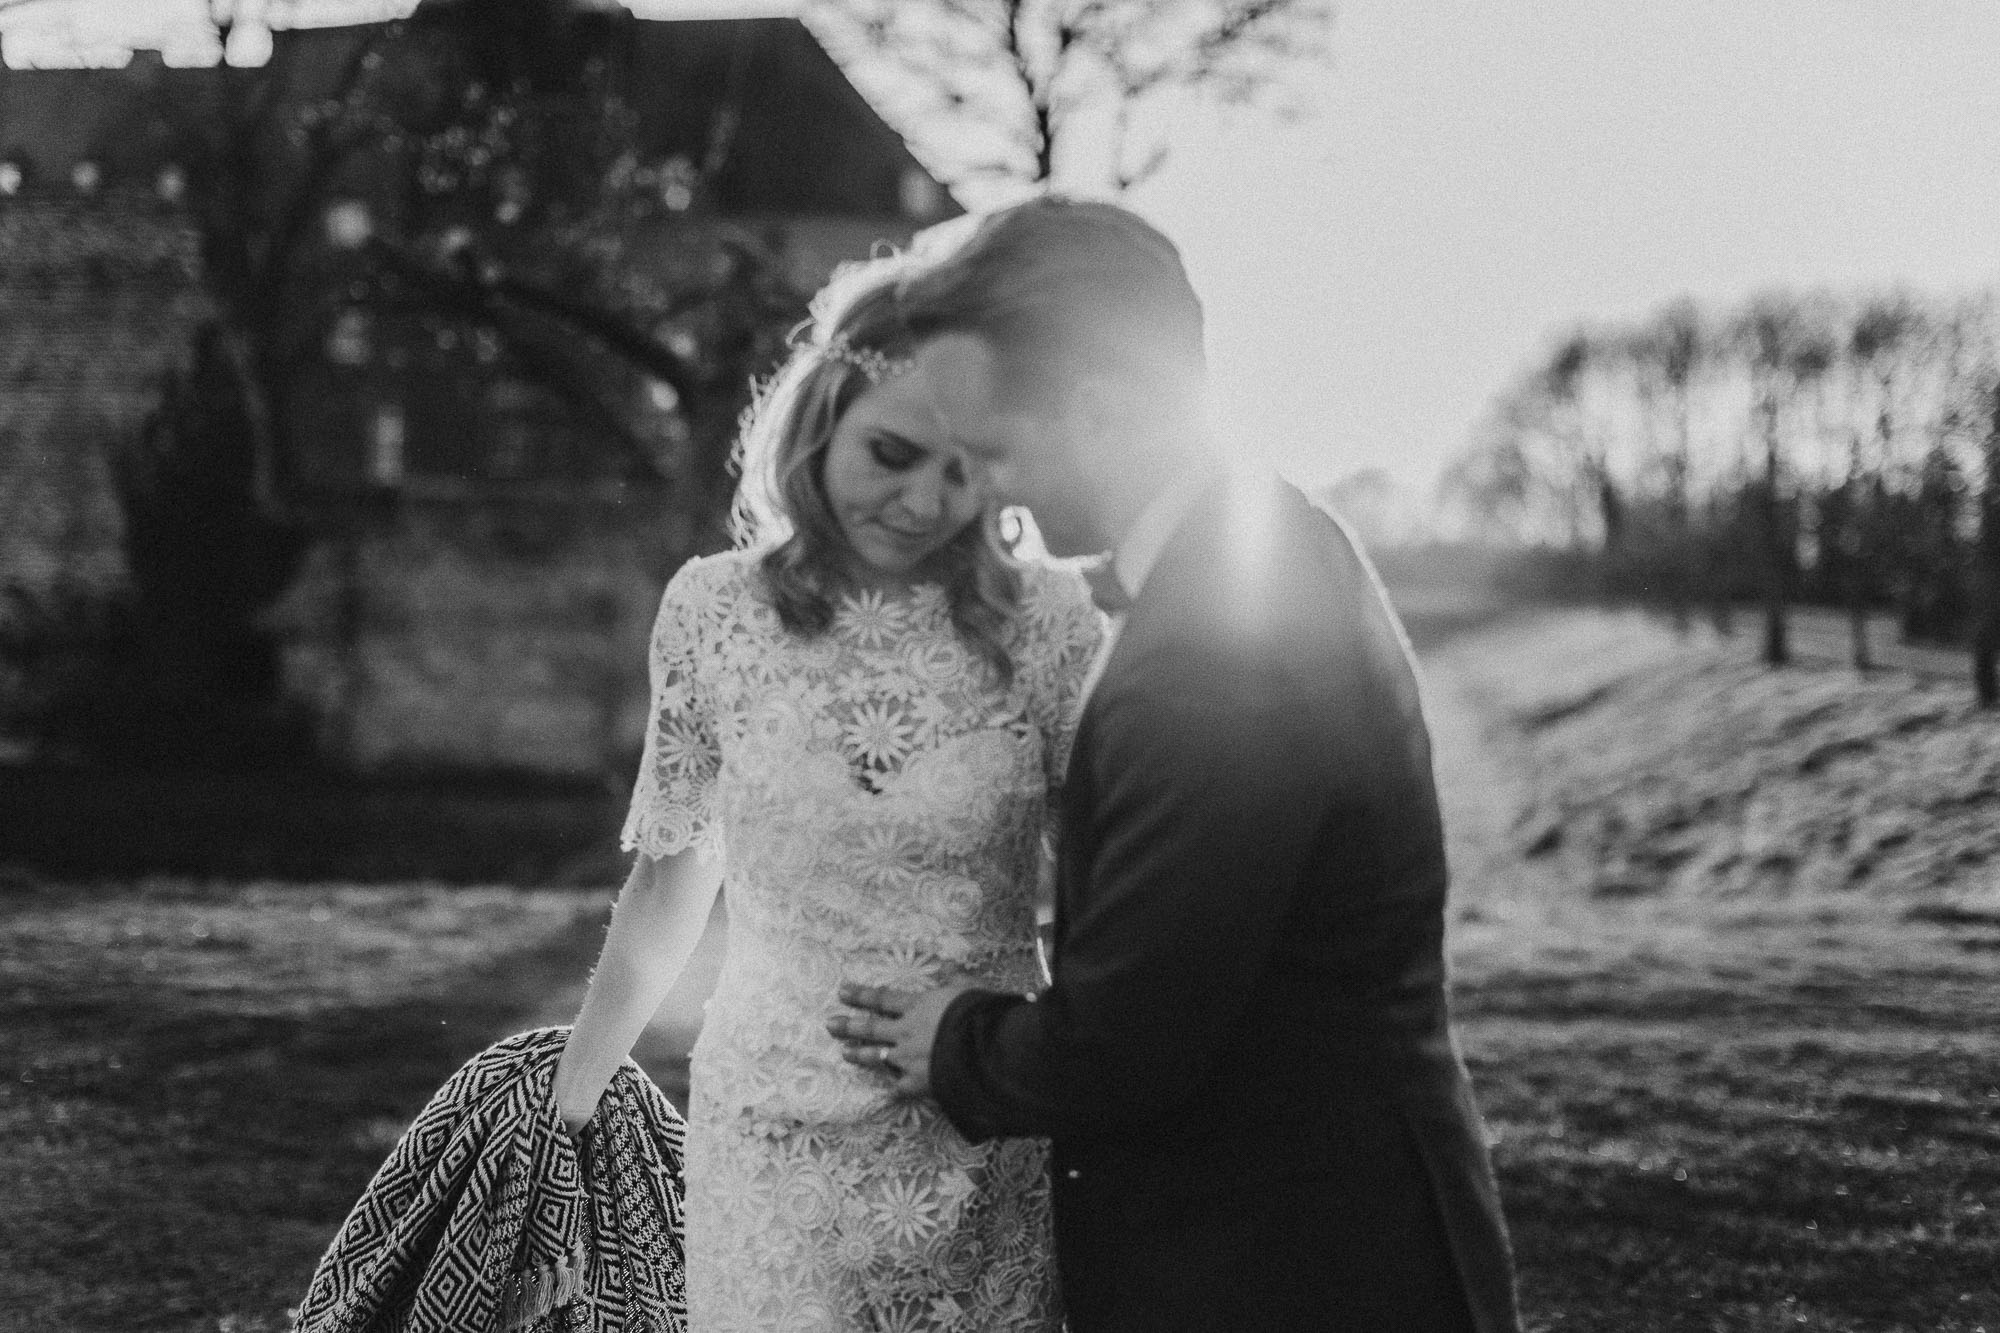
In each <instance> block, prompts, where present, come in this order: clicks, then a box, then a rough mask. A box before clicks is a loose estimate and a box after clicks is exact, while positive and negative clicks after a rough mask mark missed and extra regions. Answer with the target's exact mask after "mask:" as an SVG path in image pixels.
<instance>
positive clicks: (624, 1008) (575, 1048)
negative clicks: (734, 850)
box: [555, 847, 722, 1133]
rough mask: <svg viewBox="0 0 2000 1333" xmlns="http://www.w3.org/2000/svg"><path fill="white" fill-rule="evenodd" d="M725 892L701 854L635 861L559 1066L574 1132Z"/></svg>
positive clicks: (563, 1109)
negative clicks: (717, 898)
mask: <svg viewBox="0 0 2000 1333" xmlns="http://www.w3.org/2000/svg"><path fill="white" fill-rule="evenodd" d="M721 885H722V861H721V858H719V857H717V856H715V855H713V854H711V853H708V852H705V851H703V850H701V849H698V848H694V847H690V848H688V849H686V850H684V851H679V852H675V853H673V854H672V855H669V856H665V857H660V858H657V859H656V858H654V857H651V856H648V855H646V854H645V853H643V852H641V853H640V854H639V856H638V858H637V859H636V860H634V861H633V863H632V873H631V874H630V875H629V876H627V877H626V880H625V887H624V888H623V889H622V890H620V892H619V894H618V903H617V905H616V906H615V907H614V908H612V911H611V929H610V930H609V932H607V933H606V935H605V937H604V950H603V952H602V953H600V954H599V955H598V958H597V970H596V971H595V972H593V973H592V974H591V978H590V988H589V990H587V991H586V992H585V993H584V997H583V1008H582V1009H581V1010H580V1011H579V1012H578V1013H577V1016H576V1025H575V1026H574V1027H573V1028H571V1029H570V1034H569V1041H568V1042H567V1043H566V1044H565V1045H564V1047H563V1053H562V1059H561V1060H560V1061H559V1062H558V1063H557V1065H556V1078H555V1099H556V1109H557V1110H558V1111H559V1112H560V1113H561V1115H562V1118H563V1123H564V1125H566V1126H567V1127H568V1128H569V1130H570V1132H571V1133H576V1132H577V1131H579V1130H581V1129H582V1128H583V1126H584V1125H585V1124H586V1123H588V1122H589V1120H590V1117H591V1114H592V1113H593V1112H595V1111H596V1109H597V1101H598V1099H599V1098H600V1097H602V1096H603V1095H604V1089H605V1088H606V1087H607V1086H609V1084H610V1082H611V1076H612V1075H613V1074H614V1073H616V1072H617V1071H618V1066H619V1064H620V1063H622V1062H623V1061H624V1059H625V1057H626V1056H627V1055H629V1054H630V1053H631V1051H632V1047H633V1044H634V1043H636V1042H637V1041H638V1040H639V1034H640V1033H641V1032H643V1031H644V1030H645V1027H646V1024H647V1023H648V1022H650V1021H651V1020H652V1017H653V1015H654V1014H655V1013H656V1012H657V1011H658V1010H659V1007H660V1004H661V1002H662V1001H663V1000H665V999H666V997H667V992H668V991H669V990H671V989H672V988H673V984H674V982H675V981H676V980H677V979H678V978H679V977H680V974H681V971H682V969H684V968H685V967H686V966H687V961H688V958H689V957H690V956H691V955H692V954H693V953H694V949H695V945H696V944H697V943H699V942H700V940H701V932H702V927H703V926H705V925H706V924H707V922H708V913H709V909H710V908H711V907H712V906H714V904H715V894H716V890H717V889H719V888H720V887H721Z"/></svg>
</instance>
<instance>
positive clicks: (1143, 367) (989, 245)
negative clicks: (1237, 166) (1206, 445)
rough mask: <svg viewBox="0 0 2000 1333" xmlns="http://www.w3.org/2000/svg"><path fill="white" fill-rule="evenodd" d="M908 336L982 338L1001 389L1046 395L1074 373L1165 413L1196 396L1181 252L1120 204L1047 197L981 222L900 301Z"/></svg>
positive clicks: (1194, 327) (1196, 361)
mask: <svg viewBox="0 0 2000 1333" xmlns="http://www.w3.org/2000/svg"><path fill="white" fill-rule="evenodd" d="M899 305H900V306H901V307H902V317H903V323H904V327H905V329H906V330H907V332H908V334H909V335H910V336H911V337H912V338H915V339H923V338H928V337H934V336H937V335H940V334H945V333H969V334H973V335H975V336H978V337H979V338H981V339H982V340H983V341H985V342H986V344H987V345H988V346H989V347H990V348H991V349H992V350H993V352H994V355H995V357H996V359H997V361H998V362H999V365H1000V371H1001V375H1000V378H1001V381H1002V392H1003V393H1009V394H1013V395H1016V396H1032V395H1037V394H1046V393H1048V392H1050V391H1051V390H1054V389H1058V388H1059V387H1060V386H1061V384H1062V383H1063V382H1065V380H1066V379H1067V377H1071V376H1074V375H1075V374H1076V373H1078V372H1079V371H1081V372H1084V373H1090V372H1097V373H1108V374H1122V375H1126V376H1130V377H1133V378H1136V379H1139V380H1141V381H1143V382H1144V383H1146V384H1147V385H1148V386H1149V387H1156V388H1157V389H1158V390H1159V391H1160V395H1161V400H1162V404H1163V406H1165V405H1166V404H1167V403H1169V402H1178V401H1179V400H1181V399H1183V398H1184V397H1187V396H1190V395H1192V394H1194V393H1198V392H1199V389H1200V385H1201V382H1202V379H1203V377H1204V372H1205V360H1204V357H1203V352H1202V311H1201V301H1200V299H1199V298H1198V297H1196V296H1195V293H1194V286H1193V284H1191V283H1190V282H1189V281H1188V276H1187V270H1186V269H1185V268H1184V267H1183V266H1182V264H1181V257H1180V252H1179V251H1178V250H1177V249H1175V247H1174V243H1173V242H1172V241H1170V240H1168V239H1167V238H1166V236H1165V235H1163V234H1162V233H1161V232H1160V231H1159V229H1158V228H1156V227H1154V226H1153V225H1152V224H1151V223H1148V222H1147V221H1145V220H1144V219H1143V218H1141V217H1139V215H1138V214H1136V213H1133V212H1132V211H1131V210H1129V209H1125V208H1121V207H1119V206H1118V205H1116V204H1107V203H1100V202H1096V201H1089V200H1076V199H1069V198H1065V197H1063V196H1060V195H1042V196H1038V197H1036V198H1034V199H1030V200H1027V201H1026V202H1024V203H1020V204H1016V205H1014V206H1013V207H1011V208H1005V209H1001V210H999V211H998V212H995V213H991V214H989V215H987V216H986V217H984V218H981V219H980V220H979V221H978V223H977V224H976V225H975V226H974V228H973V230H972V232H971V234H970V235H969V236H968V237H967V238H966V239H965V240H964V241H963V242H962V243H960V244H959V245H957V246H956V247H954V248H953V249H951V250H950V251H949V252H948V253H946V254H945V255H944V256H943V257H942V258H940V259H938V260H937V261H935V262H932V263H924V264H919V265H918V266H916V267H915V268H914V270H913V271H912V272H911V274H910V275H909V277H908V278H907V279H906V280H905V282H904V283H903V287H902V290H901V292H900V293H899Z"/></svg>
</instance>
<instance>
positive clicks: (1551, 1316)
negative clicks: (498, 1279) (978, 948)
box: [0, 614, 2000, 1333]
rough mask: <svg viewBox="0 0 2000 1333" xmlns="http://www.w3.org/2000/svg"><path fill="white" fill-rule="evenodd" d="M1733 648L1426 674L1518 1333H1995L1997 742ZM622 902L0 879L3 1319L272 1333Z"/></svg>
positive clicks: (505, 892) (1538, 656) (551, 1004)
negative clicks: (333, 1244)
mask: <svg viewBox="0 0 2000 1333" xmlns="http://www.w3.org/2000/svg"><path fill="white" fill-rule="evenodd" d="M1746 654H1747V649H1741V648H1738V647H1737V646H1735V645H1731V644H1727V643H1711V642H1707V641H1698V642H1695V643H1690V644H1681V643H1678V642H1676V641H1674V640H1672V639H1671V638H1670V637H1668V636H1666V635H1665V634H1664V633H1662V632H1661V631H1659V630H1658V629H1656V628H1654V627H1652V626H1650V625H1648V624H1646V623H1644V622H1642V621H1636V620H1631V619H1625V618H1618V617H1602V616H1590V615H1581V614H1579V615H1573V616H1567V617H1556V618H1552V619H1548V620H1544V621H1539V622H1535V623H1533V624H1528V625H1521V624H1515V625H1510V626H1500V627H1497V628H1493V629H1490V630H1486V631H1482V632H1480V633H1478V634H1476V635H1471V636H1467V637H1462V638H1459V639H1456V640H1453V641H1452V642H1450V643H1448V644H1446V645H1444V646H1443V647H1440V648H1439V649H1437V650H1436V651H1435V652H1433V653H1432V654H1431V656H1430V657H1429V658H1428V660H1427V664H1426V667H1427V697H1428V698H1429V700H1430V707H1431V711H1432V716H1433V723H1434V727H1435V729H1436V732H1437V738H1438V746H1439V761H1440V774H1441V781H1442V784H1443V786H1444V790H1445V796H1446V801H1447V808H1448V811H1449V814H1450V821H1451V829H1452V837H1453V856H1454V862H1455V865H1456V866H1457V868H1458V888H1457V891H1456V892H1457V899H1456V906H1455V919H1454V921H1453V931H1454V935H1453V952H1454V964H1455V970H1456V977H1457V993H1458V1011H1459V1014H1460V1017H1461V1035H1462V1039H1463V1044H1464V1046H1465V1049H1466V1054H1467V1059H1468V1062H1469V1063H1470V1064H1471V1066H1472V1068H1473V1071H1474V1076H1475V1079H1476V1080H1477V1082H1478V1085H1479V1090H1480V1094H1481V1097H1482V1100H1483V1104H1484V1107H1485V1110H1486V1112H1487V1115H1488V1119H1489V1121H1490V1124H1491V1128H1492V1129H1493V1131H1494V1134H1495V1138H1496V1149H1495V1151H1496V1158H1497V1161H1498V1165H1499V1169H1500V1172H1501V1176H1502V1186H1503V1190H1504V1193H1505V1198H1506V1202H1507V1206H1508V1209H1509V1214H1510V1218H1511V1220H1512V1222H1513V1225H1514V1229H1515V1240H1516V1248H1517V1250H1518V1254H1519V1259H1520V1267H1521V1285H1522V1298H1523V1305H1524V1309H1525V1312H1526V1314H1527V1317H1528V1321H1529V1325H1530V1327H1531V1328H1534V1329H1537V1330H1544V1331H1545V1333H1555V1331H1556V1330H1563V1331H1565V1333H1567V1331H1569V1330H1690V1331H1695V1330H1699V1331H1701V1333H1708V1331H1710V1330H1731V1331H1733V1330H1745V1331H1750V1330H1765V1329H1772V1330H1777V1329H1786V1330H1790V1329H1818V1330H1843V1331H1854V1333H1860V1331H1862V1330H1867V1331H1868V1333H1886V1331H1887V1330H1911V1331H1912V1333H1917V1331H1921V1333H1933V1331H1938V1333H1943V1331H1946V1330H1957V1331H1959V1333H1972V1331H1973V1330H1980V1329H1984V1330H1989V1331H1990V1333H2000V1290H1997V1289H1996V1286H2000V1282H1997V1281H1996V1275H1997V1274H2000V915H1995V914H1993V913H1992V912H1991V911H1990V910H1989V906H1990V904H1989V898H1990V895H1991V893H1992V891H1993V889H1994V885H1993V883H1992V880H1991V874H1992V871H1991V869H1990V866H1989V863H1988V861H1987V860H1986V852H1985V850H1984V848H1985V847H1986V843H1985V842H1983V841H1982V839H1984V838H1985V837H1987V834H1986V831H1985V824H1986V823H1987V822H1989V821H1986V820H1983V819H1981V818H1979V817H1978V816H1979V814H1980V812H1981V811H1986V812H1987V813H1989V814H1990V813H1991V811H1990V810H1987V808H1986V806H1985V805H1984V803H1983V802H1984V798H1983V797H1982V796H1981V793H1982V791H1983V790H1984V787H1983V786H1982V785H1981V784H1982V783H1984V782H1985V781H1986V779H1985V777H1984V776H1983V775H1985V774H1986V772H1987V769H1986V768H1985V767H1983V765H1985V764H1987V763H1988V762H1989V761H1990V762H1993V763H2000V727H1996V725H1995V724H1994V723H1993V722H1992V721H1991V720H1990V719H1980V718H1978V717H1976V716H1974V715H1972V714H1971V713H1970V712H1969V711H1968V710H1966V709H1964V707H1963V705H1962V701H1960V700H1959V699H1958V698H1957V696H1956V695H1955V694H1953V693H1952V692H1951V691H1949V690H1947V689H1945V688H1944V687H1934V686H1919V685H1915V684H1913V683H1911V682H1909V681H1907V680H1903V679H1901V678H1892V677H1882V678H1877V679H1874V680H1871V681H1868V682H1861V683H1857V682H1855V681H1854V680H1853V679H1852V678H1850V677H1846V676H1845V675H1844V673H1836V672H1831V671H1818V670H1815V671H1806V672H1799V673H1792V674H1791V675H1789V676H1787V677H1785V678H1783V679H1781V680H1779V681H1776V682H1773V681H1771V680H1769V679H1767V678H1765V677H1764V676H1762V675H1761V673H1758V672H1757V671H1756V670H1755V669H1754V667H1751V666H1749V665H1748V664H1747V662H1745V661H1743V660H1741V659H1742V658H1743V657H1744V656H1745V655H1746ZM1912 717H1925V718H1929V719H1930V720H1929V721H1927V722H1924V723H1923V724H1921V725H1915V726H1912V725H1907V723H1908V719H1909V718H1912ZM1828 746H1832V748H1831V749H1828V748H1827V747H1828ZM1813 755H1820V756H1821V757H1819V758H1817V759H1814V758H1812V756H1813ZM1913 769H1914V770H1920V771H1916V772H1912V770H1913ZM1968 812H1969V813H1968ZM1993 822H2000V821H1993ZM1899 831H1900V836H1899ZM1842 857H1845V858H1847V859H1846V860H1845V861H1842V860H1841V858H1842ZM1860 863H1865V864H1866V865H1867V866H1868V869H1867V870H1866V872H1864V873H1862V874H1860V875H1858V876H1857V875H1855V874H1854V873H1853V871H1854V866H1855V865H1856V864H1860ZM608 901H609V898H608V894H607V893H605V892H602V891H588V890H585V891H574V890H571V891H553V890H527V889H513V888H484V889H482V888H471V889H467V888H450V887H445V886H424V885H405V886H388V887H362V886H339V885H305V886H278V885H259V884H250V885H227V884H216V885H209V884H200V883H193V882H189V881H184V880H175V879H154V880H143V881H135V882H120V883H109V884H48V883H40V882H35V881H32V880H30V879H28V878H26V877H15V878H14V879H11V880H4V881H0V1180H5V1181H6V1182H7V1185H6V1187H5V1188H0V1333H13V1331H14V1330H21V1331H22V1333H28V1331H29V1330H33V1331H34V1333H70V1331H72V1330H73V1331H75V1333H100V1331H103V1333H109V1331H111V1330H121V1331H122V1330H172V1331H174V1333H182V1331H185V1333H194V1331H195V1330H202V1331H204V1333H268V1331H270V1330H277V1329H281V1328H283V1327H284V1325H285V1316H284V1311H285V1308H286V1306H288V1305H290V1304H293V1303H295V1302H296V1301H297V1299H298V1297H299V1295H300V1293H301V1288H302V1285H303V1283H304V1280H305V1278H306V1276H307V1274H308V1273H309V1271H310V1269H311V1266H312V1263H313V1261H314V1260H315V1259H316V1258H317V1256H318V1254H319V1252H320V1249H321V1247H322V1246H323V1245H324V1243H325V1241H326V1239H327V1237H328V1235H329V1234H330V1233H331V1231H332V1229H333V1227H334V1226H335V1225H337V1224H338V1222H339V1220H340V1217H341V1216H342V1215H343V1213H344V1212H345V1210H346V1208H347V1206H348V1204H349V1203H350V1202H351V1201H352V1199H353V1197H354V1195H355V1193H356V1192H357V1191H358V1190H359V1189H360V1187H361V1185H362V1184H363V1182H364V1181H365V1180H366V1178H367V1176H368V1175H369V1173H370V1172H371V1171H372V1170H373V1169H374V1167H375V1165H376V1164H377V1163H378V1162H379V1161H380V1159H381V1157H382V1155H383V1153H384V1152H385V1151H386V1150H387V1148H388V1146H389V1144H390V1143H391V1142H392V1141H393V1140H394V1137H395V1135H396V1134H397V1132H398V1131H399V1130H400V1129H401V1127H402V1125H403V1124H404V1123H405V1120H406V1118H407V1117H408V1116H409V1115H410V1114H411V1113H412V1112H413V1111H414V1110H415V1109H416V1108H417V1107H418V1106H419V1105H420V1104H421V1103H422V1102H423V1100H424V1099H425V1097H426V1096H428V1095H429V1093H430V1092H431V1091H432V1090H433V1089H434V1088H435V1087H436V1086H437V1084H438V1083H439V1082H440V1081H441V1080H442V1079H443V1078H444V1077H445V1076H446V1075H447V1074H448V1073H449V1072H450V1070H451V1069H452V1068H453V1067H455V1066H456V1064H457V1063H458V1062H459V1061H460V1060H462V1059H463V1058H464V1057H465V1056H467V1055H469V1054H470V1053H471V1052H473V1051H474V1050H476V1049H478V1048H479V1047H480V1046H482V1045H484V1044H485V1043H486V1042H487V1041H489V1040H491V1039H492V1038H493V1037H495V1036H498V1035H500V1034H502V1033H505V1032H508V1031H512V1030H515V1029H517V1028H519V1027H522V1026H527V1025H530V1024H533V1023H538V1022H544V1021H549V1020H551V1019H558V1018H560V1017H562V1016H563V1015H565V1014H566V1013H567V1012H568V1010H569V1008H570V1007H571V1006H573V1004H574V999H575V995H576V989H577V986H578V984H579V982H580V980H581V977H582V975H583V972H584V969H585V968H587V966H588V963H589V960H590V957H591V955H592V954H593V952H594V950H595V947H596V942H597V940H598V938H599V934H600V931H601V927H602V923H603V920H604V915H605V908H606V906H607V904H608ZM682 998H683V1000H685V999H687V998H688V997H685V996H684V997H682ZM686 1007H687V1006H686V1004H685V1003H682V1004H680V1005H678V1006H676V1008H677V1009H678V1010H679V1011H681V1012H682V1014H683V1015H684V1014H685V1010H686ZM662 1033H663V1035H662V1036H661V1038H660V1039H659V1040H658V1041H656V1042H655V1043H654V1044H653V1045H652V1047H651V1048H650V1049H651V1050H652V1051H653V1053H654V1055H655V1056H656V1057H658V1058H659V1060H660V1063H659V1065H658V1072H659V1073H660V1075H661V1076H662V1081H663V1082H671V1079H672V1073H673V1071H672V1068H671V1060H670V1056H671V1053H672V1052H671V1048H672V1046H673V1045H674V1044H675V1043H676V1042H678V1041H684V1039H685V1021H684V1019H683V1021H682V1022H680V1023H679V1024H678V1025H675V1024H669V1025H667V1026H666V1027H665V1028H663V1029H662Z"/></svg>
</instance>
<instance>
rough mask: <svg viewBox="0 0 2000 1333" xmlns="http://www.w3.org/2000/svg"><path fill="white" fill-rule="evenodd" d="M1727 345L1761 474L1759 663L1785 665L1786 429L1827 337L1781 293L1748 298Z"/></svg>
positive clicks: (1790, 532)
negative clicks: (1740, 379)
mask: <svg viewBox="0 0 2000 1333" xmlns="http://www.w3.org/2000/svg"><path fill="white" fill-rule="evenodd" d="M1731 337H1732V340H1733V341H1734V342H1735V343H1736V345H1737V346H1738V348H1739V349H1740V353H1741V355H1742V357H1743V359H1744V361H1745V363H1746V364H1747V366H1748V368H1749V371H1750V379H1751V392H1752V396H1753V399H1754V402H1755V407H1754V410H1755V413H1756V417H1757V432H1758V434H1759V436H1760V437H1761V439H1762V441H1763V445H1764V470H1763V477H1762V479H1761V481H1760V482H1759V483H1758V484H1757V486H1756V489H1755V491H1754V497H1755V498H1754V504H1755V508H1756V512H1757V543H1758V583H1759V587H1760V589H1761V592H1762V598H1763V603H1764V661H1765V662H1766V663H1767V664H1768V665H1770V666H1783V665H1785V664H1786V663H1787V662H1789V661H1790V660H1791V647H1790V643H1789V636H1788V634H1787V625H1786V615H1785V611H1786V603H1787V602H1788V601H1789V599H1790V597H1791V594H1792V590H1793V584H1794V583H1795V582H1796V581H1797V578H1798V557H1797V534H1796V529H1795V527H1794V524H1793V522H1792V521H1791V512H1792V511H1791V510H1790V509H1788V507H1787V504H1786V499H1785V480H1786V474H1787V472H1788V468H1787V465H1786V455H1787V452H1788V450H1787V447H1786V446H1787V426H1788V424H1789V421H1790V420H1791V419H1794V418H1795V417H1796V413H1797V409H1798V400H1799V398H1800V396H1801V394H1802V392H1803V391H1804V390H1805V389H1806V388H1807V387H1808V386H1812V385H1816V384H1817V383H1818V380H1819V378H1820V377H1821V376H1822V375H1824V374H1825V373H1826V371H1827V368H1828V367H1829V366H1831V365H1832V363H1833V345H1832V341H1831V337H1830V335H1829V334H1828V332H1827V331H1826V329H1825V328H1824V327H1823V323H1822V321H1820V320H1818V319H1816V318H1815V311H1814V310H1813V309H1812V308H1811V307H1810V306H1809V305H1808V304H1807V303H1803V302H1800V301H1799V300H1797V299H1796V298H1794V297H1791V296H1789V295H1787V294H1784V293H1781V292H1768V293H1765V294H1764V295H1762V296H1759V297H1756V298H1755V299H1753V300H1752V301H1751V302H1750V304H1749V306H1748V307H1747V308H1746V309H1745V310H1744V311H1743V313H1742V314H1741V315H1739V316H1738V317H1737V319H1736V322H1735V324H1734V326H1733V327H1732V329H1731Z"/></svg>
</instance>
